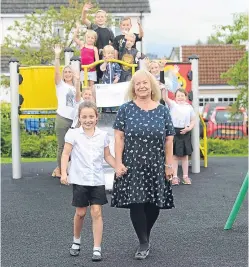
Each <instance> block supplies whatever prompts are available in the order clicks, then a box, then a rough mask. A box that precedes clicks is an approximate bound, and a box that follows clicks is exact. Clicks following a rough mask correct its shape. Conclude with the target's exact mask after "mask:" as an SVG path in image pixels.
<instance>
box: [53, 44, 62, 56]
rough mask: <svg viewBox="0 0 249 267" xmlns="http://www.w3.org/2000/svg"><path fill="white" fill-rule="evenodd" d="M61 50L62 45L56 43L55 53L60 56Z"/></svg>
mask: <svg viewBox="0 0 249 267" xmlns="http://www.w3.org/2000/svg"><path fill="white" fill-rule="evenodd" d="M61 51H62V48H61V46H60V45H59V44H56V45H55V46H54V53H55V55H56V56H60V54H61Z"/></svg>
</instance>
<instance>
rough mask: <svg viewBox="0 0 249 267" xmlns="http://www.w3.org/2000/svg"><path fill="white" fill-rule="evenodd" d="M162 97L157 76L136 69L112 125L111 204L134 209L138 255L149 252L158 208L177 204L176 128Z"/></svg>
mask: <svg viewBox="0 0 249 267" xmlns="http://www.w3.org/2000/svg"><path fill="white" fill-rule="evenodd" d="M160 98H161V93H160V89H159V86H158V82H157V81H156V80H155V78H154V77H153V75H152V74H150V73H149V72H148V71H145V70H139V71H137V72H136V73H135V74H134V75H133V77H132V80H131V83H130V87H129V89H128V99H129V100H130V101H129V102H127V103H125V104H123V105H122V106H121V107H120V109H119V111H118V114H117V117H116V120H115V123H114V129H115V159H116V176H117V178H116V179H115V181H114V186H113V193H112V199H111V206H112V207H118V208H129V209H130V218H131V221H132V224H133V227H134V229H135V231H136V234H137V237H138V239H139V243H140V245H139V247H138V249H137V251H136V253H135V258H136V259H145V258H146V257H147V256H148V254H149V249H150V244H149V238H150V232H151V229H152V227H153V225H154V223H155V222H156V220H157V218H158V215H159V210H160V209H171V208H172V207H174V203H173V195H172V190H171V185H170V181H169V180H171V179H172V177H173V167H172V162H173V138H174V134H175V130H174V127H173V124H172V121H171V117H170V114H169V110H168V108H167V107H165V106H163V105H161V104H159V100H160ZM126 168H127V169H126ZM124 173H125V174H124Z"/></svg>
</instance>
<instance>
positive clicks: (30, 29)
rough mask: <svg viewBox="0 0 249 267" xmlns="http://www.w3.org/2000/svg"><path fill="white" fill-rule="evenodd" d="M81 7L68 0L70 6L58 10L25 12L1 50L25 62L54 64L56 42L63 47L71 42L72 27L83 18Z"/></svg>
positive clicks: (12, 28) (52, 8)
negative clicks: (23, 17) (22, 19)
mask: <svg viewBox="0 0 249 267" xmlns="http://www.w3.org/2000/svg"><path fill="white" fill-rule="evenodd" d="M82 6H83V3H82V4H80V3H78V1H75V0H74V1H69V5H68V6H67V7H65V6H61V7H60V9H59V10H56V9H55V8H54V7H52V6H51V7H50V8H49V9H48V10H45V11H44V10H36V11H35V12H34V13H33V14H29V15H26V16H25V21H24V22H19V21H15V22H14V25H13V26H10V27H9V28H8V32H9V33H8V35H7V36H6V37H5V39H4V44H3V47H2V53H3V54H5V55H8V56H12V57H16V58H18V60H19V61H20V62H21V64H22V65H37V64H44V63H45V64H46V63H51V61H52V59H53V46H54V45H55V44H56V43H60V44H61V45H62V46H63V47H67V46H68V45H72V42H71V41H72V40H71V38H72V30H73V28H74V27H75V23H76V21H79V20H80V16H81V10H82ZM96 9H97V7H96V8H95V9H94V10H91V12H89V13H93V12H95V11H96ZM56 28H57V29H60V30H58V31H56V30H55V29H56Z"/></svg>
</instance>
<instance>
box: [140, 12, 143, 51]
mask: <svg viewBox="0 0 249 267" xmlns="http://www.w3.org/2000/svg"><path fill="white" fill-rule="evenodd" d="M140 24H141V27H142V29H143V11H140ZM140 52H141V53H143V39H142V41H141V51H140Z"/></svg>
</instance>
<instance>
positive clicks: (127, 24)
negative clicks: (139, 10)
mask: <svg viewBox="0 0 249 267" xmlns="http://www.w3.org/2000/svg"><path fill="white" fill-rule="evenodd" d="M137 23H138V27H139V33H138V34H137V33H134V35H135V37H136V39H135V43H134V45H133V47H132V48H136V42H140V41H142V38H143V36H144V32H143V29H142V26H141V24H140V21H139V19H138V21H137ZM131 27H132V24H131V18H130V17H124V18H123V19H122V20H121V22H120V30H121V32H122V34H121V35H118V36H116V37H115V38H114V42H113V47H114V49H115V58H116V59H118V53H119V50H120V48H121V47H122V46H123V43H124V42H125V35H126V34H127V33H128V32H129V31H130V29H131Z"/></svg>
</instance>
